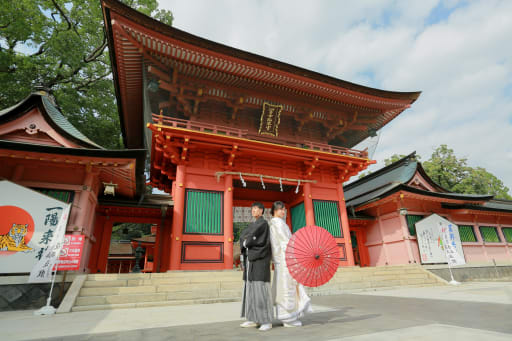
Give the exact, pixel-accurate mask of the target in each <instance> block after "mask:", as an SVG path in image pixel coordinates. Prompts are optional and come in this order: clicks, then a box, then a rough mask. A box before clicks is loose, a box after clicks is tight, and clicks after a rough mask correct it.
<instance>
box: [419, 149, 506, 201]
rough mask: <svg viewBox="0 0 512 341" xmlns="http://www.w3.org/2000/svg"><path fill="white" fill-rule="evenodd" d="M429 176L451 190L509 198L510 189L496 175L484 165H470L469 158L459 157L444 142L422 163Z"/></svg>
mask: <svg viewBox="0 0 512 341" xmlns="http://www.w3.org/2000/svg"><path fill="white" fill-rule="evenodd" d="M422 165H423V168H424V169H425V171H426V172H427V174H428V176H429V177H430V178H431V179H432V180H434V182H435V183H437V184H438V185H440V186H441V187H443V188H446V189H447V190H449V191H452V192H455V193H463V194H491V195H494V197H495V198H497V199H508V200H511V199H512V197H511V196H510V194H508V191H509V189H508V188H507V187H506V186H505V185H504V184H503V182H502V181H501V180H499V179H498V178H497V177H496V176H494V175H493V174H491V173H489V172H488V171H487V170H485V169H484V168H482V167H476V168H473V167H470V166H468V165H467V159H465V158H457V156H456V155H455V153H454V152H453V149H450V148H448V146H447V145H445V144H442V145H441V146H439V147H437V148H436V150H434V152H433V153H432V156H431V157H430V159H429V160H428V161H425V162H423V163H422Z"/></svg>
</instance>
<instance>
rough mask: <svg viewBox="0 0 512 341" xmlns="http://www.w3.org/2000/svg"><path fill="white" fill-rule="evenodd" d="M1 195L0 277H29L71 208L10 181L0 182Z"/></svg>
mask: <svg viewBox="0 0 512 341" xmlns="http://www.w3.org/2000/svg"><path fill="white" fill-rule="evenodd" d="M0 193H1V195H0V273H3V274H5V273H23V272H25V273H28V272H30V271H31V270H32V268H33V267H34V266H35V264H36V263H37V262H38V261H40V260H41V258H42V256H43V253H44V251H45V250H46V249H48V248H49V245H50V244H51V243H52V241H53V239H54V238H55V236H56V230H57V225H58V224H59V221H60V218H61V215H62V214H63V212H64V211H65V209H66V208H67V207H68V206H69V205H68V204H65V203H64V202H62V201H59V200H56V199H53V198H51V197H48V196H46V195H44V194H41V193H39V192H36V191H33V190H31V189H28V188H26V187H23V186H20V185H17V184H15V183H12V182H10V181H7V180H2V181H0ZM64 229H65V226H64Z"/></svg>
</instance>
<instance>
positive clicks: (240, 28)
mask: <svg viewBox="0 0 512 341" xmlns="http://www.w3.org/2000/svg"><path fill="white" fill-rule="evenodd" d="M159 3H160V7H161V8H165V9H169V10H171V11H172V12H173V14H174V17H175V20H174V23H173V26H175V27H176V28H179V29H182V30H184V31H187V32H189V33H192V34H195V35H198V36H200V37H203V38H207V39H210V40H213V41H216V42H219V43H222V44H226V45H229V46H232V47H235V48H238V49H242V50H245V51H249V52H252V53H256V54H259V55H262V56H265V57H269V58H273V59H276V60H279V61H283V62H286V63H290V64H293V65H296V66H299V67H303V68H306V69H310V70H313V71H316V72H320V73H323V74H326V75H329V76H332V77H336V78H339V79H343V80H346V81H349V82H353V83H358V84H361V85H365V86H370V87H374V88H380V89H384V90H391V91H422V94H421V96H420V97H419V99H418V100H417V101H416V102H415V103H414V104H413V105H412V107H411V108H410V109H408V110H406V111H404V112H403V113H402V114H401V115H399V116H398V117H397V118H395V119H394V120H393V121H391V122H390V123H388V125H386V126H385V127H384V128H383V129H382V130H381V132H380V141H379V144H378V147H377V149H376V152H375V154H374V155H373V158H374V159H375V160H377V165H375V166H372V168H370V170H376V169H378V168H380V167H382V166H383V165H384V162H383V160H384V159H386V158H389V157H390V156H391V155H393V154H405V155H407V154H409V153H411V152H413V151H416V153H417V154H419V155H420V156H421V157H422V160H424V161H425V160H428V159H429V158H430V156H431V154H432V152H433V151H434V149H435V148H437V147H438V146H440V145H441V144H446V145H448V147H449V148H451V149H453V150H454V152H455V155H456V156H457V157H458V158H467V159H468V161H467V162H468V164H469V165H470V166H472V167H483V168H485V169H487V171H489V172H491V173H492V174H494V175H496V176H497V177H498V178H499V179H501V180H502V181H503V182H504V184H505V186H507V187H508V188H509V189H512V19H511V18H512V1H507V0H503V1H494V0H481V1H458V0H445V1H437V0H416V1H406V0H403V1H391V0H372V1H370V0H368V1H366V0H358V1H347V0H345V1H335V0H330V1H329V0H323V1H313V0H310V1H305V0H302V1H298V0H292V1H289V0H279V1H275V0H215V1H210V0H187V1H182V0H159ZM509 193H512V190H511V191H509Z"/></svg>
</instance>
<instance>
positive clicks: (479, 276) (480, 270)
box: [424, 264, 512, 282]
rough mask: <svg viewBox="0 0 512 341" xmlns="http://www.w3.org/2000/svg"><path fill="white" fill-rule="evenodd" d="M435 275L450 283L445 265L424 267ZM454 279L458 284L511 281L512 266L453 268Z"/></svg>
mask: <svg viewBox="0 0 512 341" xmlns="http://www.w3.org/2000/svg"><path fill="white" fill-rule="evenodd" d="M424 268H425V269H426V270H428V271H430V272H432V273H433V274H435V275H437V276H439V277H441V278H443V279H445V280H447V281H450V280H451V276H450V270H449V269H448V266H447V265H446V264H445V265H433V266H424ZM452 273H453V278H454V279H455V280H456V281H457V282H470V281H486V280H487V281H500V280H502V281H510V280H512V265H497V266H494V265H488V264H485V265H471V264H466V265H464V266H458V267H454V268H452Z"/></svg>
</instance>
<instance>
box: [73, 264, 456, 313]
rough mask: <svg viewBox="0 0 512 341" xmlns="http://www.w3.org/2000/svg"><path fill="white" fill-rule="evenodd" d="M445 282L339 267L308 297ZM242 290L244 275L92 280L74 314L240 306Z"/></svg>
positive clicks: (414, 270) (416, 270)
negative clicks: (237, 303) (227, 304)
mask: <svg viewBox="0 0 512 341" xmlns="http://www.w3.org/2000/svg"><path fill="white" fill-rule="evenodd" d="M445 283H446V281H444V280H443V279H441V278H439V277H436V276H435V275H433V274H432V273H430V272H428V271H426V270H424V269H423V268H422V267H421V266H418V265H407V266H386V267H367V268H359V267H346V268H339V269H338V271H337V272H336V274H335V276H334V277H333V278H332V279H331V280H330V281H329V283H327V284H325V285H323V286H321V287H318V288H308V292H309V293H310V295H312V296H317V295H333V294H341V293H350V292H356V291H364V290H379V289H386V288H396V287H400V286H432V285H444V284H445ZM242 285H243V282H242V273H241V272H240V271H236V270H225V271H174V272H167V273H154V274H150V273H146V274H94V275H87V279H86V280H85V282H84V283H83V285H82V287H81V289H80V291H79V293H78V296H77V297H76V300H75V303H74V305H73V308H72V311H85V310H105V309H119V308H136V307H150V306H163V305H181V304H199V303H218V302H232V301H239V300H240V299H241V295H242Z"/></svg>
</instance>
